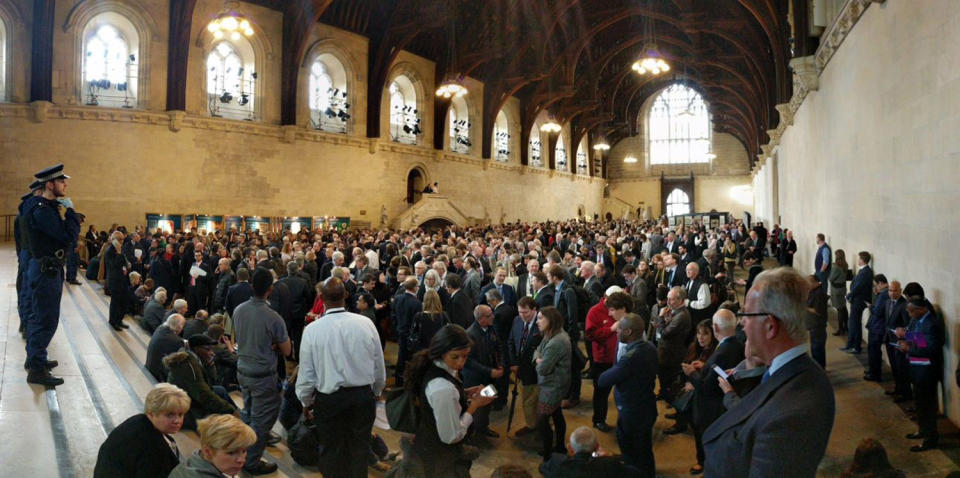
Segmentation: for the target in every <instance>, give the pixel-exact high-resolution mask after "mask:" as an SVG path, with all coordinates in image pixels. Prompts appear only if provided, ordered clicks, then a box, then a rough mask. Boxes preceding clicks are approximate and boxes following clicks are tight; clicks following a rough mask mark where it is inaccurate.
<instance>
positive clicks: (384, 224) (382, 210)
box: [380, 205, 387, 227]
mask: <svg viewBox="0 0 960 478" xmlns="http://www.w3.org/2000/svg"><path fill="white" fill-rule="evenodd" d="M380 227H387V206H386V205H381V206H380Z"/></svg>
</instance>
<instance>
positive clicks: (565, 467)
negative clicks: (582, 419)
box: [540, 427, 653, 478]
mask: <svg viewBox="0 0 960 478" xmlns="http://www.w3.org/2000/svg"><path fill="white" fill-rule="evenodd" d="M599 450H600V443H599V442H598V441H597V435H596V434H595V433H594V432H593V430H591V429H590V428H588V427H580V428H577V429H576V430H574V431H573V433H571V434H570V443H569V444H568V445H567V451H569V452H570V453H571V454H570V455H561V454H560V453H554V454H553V456H551V457H550V460H549V461H547V462H546V463H544V464H543V465H541V466H540V473H541V474H542V475H543V476H544V477H545V478H583V477H591V476H623V477H626V476H631V477H635V476H639V477H640V478H653V475H649V476H648V475H643V474H641V475H638V474H637V469H636V468H634V467H632V466H630V465H628V464H627V463H626V462H625V458H626V457H624V456H597V452H598V451H599Z"/></svg>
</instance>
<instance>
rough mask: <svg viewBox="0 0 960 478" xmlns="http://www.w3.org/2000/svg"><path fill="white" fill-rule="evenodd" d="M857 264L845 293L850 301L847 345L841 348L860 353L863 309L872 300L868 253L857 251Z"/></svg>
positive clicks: (871, 278) (870, 269) (871, 271)
mask: <svg viewBox="0 0 960 478" xmlns="http://www.w3.org/2000/svg"><path fill="white" fill-rule="evenodd" d="M857 265H859V266H860V270H858V271H857V276H856V277H854V278H853V282H851V283H850V292H848V293H847V302H850V317H849V318H848V319H847V323H848V326H847V327H848V330H849V332H848V333H847V346H846V348H844V349H841V350H842V351H844V352H849V353H853V354H858V353H860V351H861V347H862V346H863V344H862V341H863V311H864V310H866V308H867V305H868V304H869V303H870V301H872V300H873V269H872V268H871V267H870V253H869V252H866V251H861V252H858V253H857Z"/></svg>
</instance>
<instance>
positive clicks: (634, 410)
mask: <svg viewBox="0 0 960 478" xmlns="http://www.w3.org/2000/svg"><path fill="white" fill-rule="evenodd" d="M615 327H616V328H617V338H618V339H619V340H620V343H622V344H623V345H622V347H623V348H622V351H621V355H620V358H619V359H617V363H615V364H614V365H613V367H610V368H609V369H608V370H607V371H606V372H603V373H602V374H601V375H600V377H599V378H597V385H598V386H600V387H614V397H615V398H616V402H617V409H618V411H619V417H618V418H617V443H619V444H620V451H621V452H622V453H623V456H624V457H625V458H626V459H627V460H628V463H629V464H630V465H631V466H634V467H636V468H637V469H638V470H639V471H640V473H642V474H643V475H642V476H654V475H655V472H656V464H655V462H654V457H653V424H654V423H655V422H656V421H657V397H656V395H654V393H653V387H654V385H655V383H656V381H657V349H656V347H654V346H653V344H651V343H650V342H647V341H645V340H643V332H644V331H645V330H646V324H645V323H644V321H643V318H642V317H640V316H639V315H637V314H627V315H626V317H624V318H622V319H620V321H619V322H617V324H616V325H615Z"/></svg>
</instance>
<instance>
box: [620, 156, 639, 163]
mask: <svg viewBox="0 0 960 478" xmlns="http://www.w3.org/2000/svg"><path fill="white" fill-rule="evenodd" d="M623 162H624V163H627V164H634V163H636V162H637V157H636V156H627V157H625V158H623Z"/></svg>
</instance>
